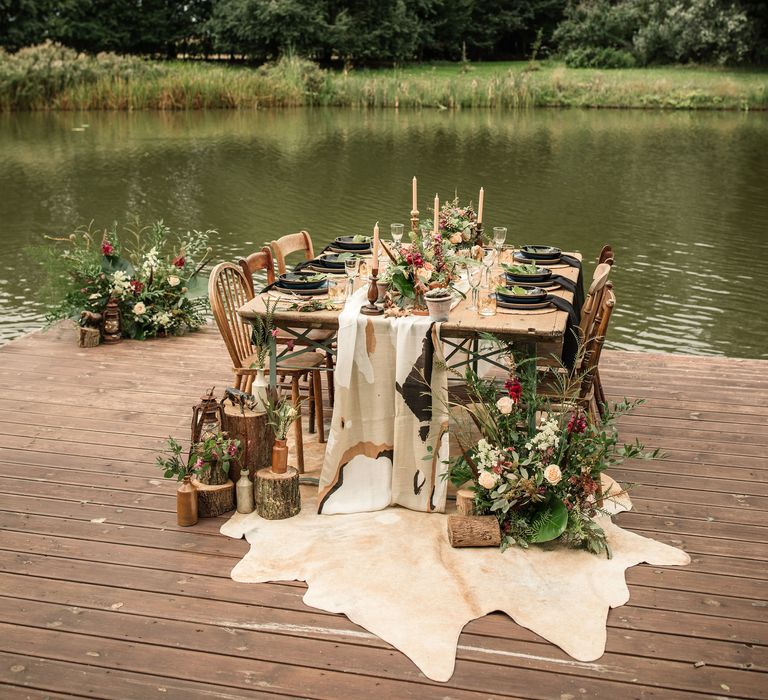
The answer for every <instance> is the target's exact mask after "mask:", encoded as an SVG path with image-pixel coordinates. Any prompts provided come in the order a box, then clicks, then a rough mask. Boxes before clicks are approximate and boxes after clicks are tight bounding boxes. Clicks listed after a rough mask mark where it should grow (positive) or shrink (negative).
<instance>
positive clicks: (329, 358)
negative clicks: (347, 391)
mask: <svg viewBox="0 0 768 700" xmlns="http://www.w3.org/2000/svg"><path fill="white" fill-rule="evenodd" d="M325 366H326V367H327V368H328V371H327V372H326V373H325V378H326V381H327V382H328V401H329V402H330V404H331V406H333V401H334V399H335V398H336V391H335V387H334V386H333V377H334V373H333V355H332V354H331V353H330V352H327V353H325Z"/></svg>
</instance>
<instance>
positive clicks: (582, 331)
mask: <svg viewBox="0 0 768 700" xmlns="http://www.w3.org/2000/svg"><path fill="white" fill-rule="evenodd" d="M610 273H611V266H610V265H609V264H608V263H600V264H599V265H598V266H597V267H596V268H595V274H594V276H593V277H592V284H590V285H589V291H588V292H587V297H586V299H584V305H583V306H582V307H581V322H580V323H579V339H580V340H581V342H584V341H585V340H586V339H587V338H589V334H590V333H591V332H592V330H593V328H592V326H593V324H594V322H595V318H596V316H597V312H598V310H599V309H600V303H601V302H602V300H603V292H604V290H605V285H606V284H607V283H608V275H609V274H610Z"/></svg>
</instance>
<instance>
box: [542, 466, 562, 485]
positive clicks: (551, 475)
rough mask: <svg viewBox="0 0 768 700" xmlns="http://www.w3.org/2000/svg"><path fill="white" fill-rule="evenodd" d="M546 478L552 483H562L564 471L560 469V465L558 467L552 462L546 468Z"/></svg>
mask: <svg viewBox="0 0 768 700" xmlns="http://www.w3.org/2000/svg"><path fill="white" fill-rule="evenodd" d="M544 478H545V479H546V480H547V481H548V482H549V483H550V484H553V485H554V484H558V483H560V479H562V478H563V473H562V472H561V471H560V467H558V466H557V465H556V464H550V465H549V466H548V467H547V468H546V469H545V470H544Z"/></svg>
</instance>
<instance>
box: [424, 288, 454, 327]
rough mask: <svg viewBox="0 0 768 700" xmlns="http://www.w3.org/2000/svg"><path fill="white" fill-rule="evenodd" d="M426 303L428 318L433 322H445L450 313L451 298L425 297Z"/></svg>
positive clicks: (449, 296)
mask: <svg viewBox="0 0 768 700" xmlns="http://www.w3.org/2000/svg"><path fill="white" fill-rule="evenodd" d="M425 299H426V302H427V308H428V309H429V317H430V318H431V319H433V320H434V321H447V320H448V315H449V314H450V312H451V304H452V303H453V297H452V296H451V295H450V294H449V295H448V296H445V297H440V298H439V299H433V298H432V297H429V296H427V297H425Z"/></svg>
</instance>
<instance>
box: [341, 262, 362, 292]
mask: <svg viewBox="0 0 768 700" xmlns="http://www.w3.org/2000/svg"><path fill="white" fill-rule="evenodd" d="M359 268H360V258H358V257H357V256H356V255H355V256H353V257H351V258H347V259H346V260H345V261H344V271H345V272H346V273H347V295H348V296H351V295H352V292H354V291H355V277H357V271H358V269H359Z"/></svg>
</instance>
